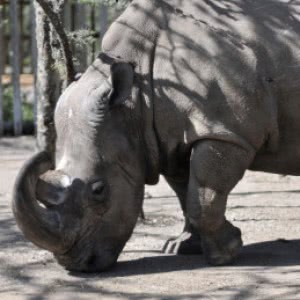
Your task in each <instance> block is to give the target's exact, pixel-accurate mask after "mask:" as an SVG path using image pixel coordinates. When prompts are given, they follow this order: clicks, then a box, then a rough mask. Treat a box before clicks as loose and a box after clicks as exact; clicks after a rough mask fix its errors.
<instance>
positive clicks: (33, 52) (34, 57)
mask: <svg viewBox="0 0 300 300" xmlns="http://www.w3.org/2000/svg"><path fill="white" fill-rule="evenodd" d="M34 1H35V0H31V3H30V16H31V29H30V32H31V66H32V73H33V81H34V83H33V117H34V120H33V121H34V128H35V131H36V126H37V100H38V99H37V85H36V81H37V56H38V53H37V41H36V16H35V9H34Z"/></svg>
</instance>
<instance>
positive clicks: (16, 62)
mask: <svg viewBox="0 0 300 300" xmlns="http://www.w3.org/2000/svg"><path fill="white" fill-rule="evenodd" d="M18 2H19V1H18V0H11V1H10V5H9V8H10V19H11V34H12V36H11V48H12V57H11V59H12V66H13V70H12V81H13V90H14V92H13V95H14V101H13V103H14V133H15V135H16V136H18V135H21V134H22V100H21V89H20V51H19V50H20V23H19V7H18Z"/></svg>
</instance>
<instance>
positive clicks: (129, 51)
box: [102, 0, 166, 184]
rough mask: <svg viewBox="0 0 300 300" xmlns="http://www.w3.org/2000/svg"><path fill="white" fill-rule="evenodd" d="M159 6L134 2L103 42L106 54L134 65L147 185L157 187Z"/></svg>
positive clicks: (140, 0) (162, 11) (142, 0)
mask: <svg viewBox="0 0 300 300" xmlns="http://www.w3.org/2000/svg"><path fill="white" fill-rule="evenodd" d="M161 3H162V2H161V1H149V0H136V1H133V2H132V3H131V4H130V5H129V6H128V8H127V9H126V10H125V12H124V13H123V14H122V15H121V16H120V17H119V18H118V19H117V20H116V21H115V22H114V23H113V24H112V26H111V27H110V28H109V30H108V31H107V33H106V34H105V37H104V39H103V42H102V51H103V53H104V54H105V55H107V56H108V57H110V58H112V59H117V60H122V61H126V62H130V63H132V64H133V65H134V66H135V73H136V76H135V86H134V89H133V99H134V101H135V102H136V108H137V109H136V114H138V116H137V119H140V120H141V122H140V123H141V124H140V125H141V126H140V134H139V135H140V141H141V143H142V147H143V152H144V154H145V162H146V163H145V165H146V183H147V184H156V183H157V182H158V178H159V151H158V142H157V137H156V134H155V130H154V117H153V111H154V109H153V96H154V90H153V64H154V58H155V50H156V44H157V40H158V38H159V35H160V28H162V27H163V26H162V24H163V23H164V22H165V21H164V20H165V18H166V15H165V14H166V10H165V9H164V7H163V6H162V5H161ZM149 16H151V17H149Z"/></svg>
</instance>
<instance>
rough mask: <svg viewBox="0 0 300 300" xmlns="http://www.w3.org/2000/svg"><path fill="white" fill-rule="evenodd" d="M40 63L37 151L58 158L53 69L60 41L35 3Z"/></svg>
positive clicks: (56, 78)
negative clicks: (42, 151) (56, 154)
mask: <svg viewBox="0 0 300 300" xmlns="http://www.w3.org/2000/svg"><path fill="white" fill-rule="evenodd" d="M34 5H35V14H36V38H37V49H38V63H37V82H36V87H37V97H38V103H37V147H38V149H39V150H44V151H47V152H48V153H49V154H50V155H52V157H53V159H54V156H55V139H56V134H55V128H54V108H55V104H56V101H57V98H58V97H59V94H60V92H61V80H60V79H59V78H60V77H59V74H58V72H57V71H56V70H55V68H53V66H54V63H55V59H54V57H56V55H55V53H54V52H55V51H58V50H56V49H55V47H53V45H55V44H57V39H56V38H55V34H54V31H53V27H52V26H51V25H50V21H49V19H48V17H47V16H46V15H45V13H44V11H43V9H42V8H41V7H40V5H39V4H37V3H36V2H35V4H34Z"/></svg>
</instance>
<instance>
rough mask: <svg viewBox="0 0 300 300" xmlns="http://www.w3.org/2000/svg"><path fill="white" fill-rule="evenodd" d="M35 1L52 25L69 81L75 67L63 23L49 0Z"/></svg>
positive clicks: (73, 75)
mask: <svg viewBox="0 0 300 300" xmlns="http://www.w3.org/2000/svg"><path fill="white" fill-rule="evenodd" d="M36 2H37V3H38V4H39V5H40V6H41V7H42V9H43V10H44V12H45V14H46V15H47V17H48V18H49V20H50V22H51V24H52V26H53V27H54V29H55V31H56V33H57V35H58V38H59V41H60V43H61V46H62V50H63V53H64V57H65V61H66V70H67V81H68V83H71V82H72V81H74V78H75V68H74V63H73V54H72V51H71V47H70V44H69V40H68V37H67V34H66V32H65V31H64V28H63V24H62V22H61V19H60V17H59V16H58V14H57V13H55V12H54V10H53V6H52V4H51V3H49V1H45V0H36Z"/></svg>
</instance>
